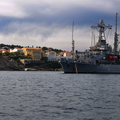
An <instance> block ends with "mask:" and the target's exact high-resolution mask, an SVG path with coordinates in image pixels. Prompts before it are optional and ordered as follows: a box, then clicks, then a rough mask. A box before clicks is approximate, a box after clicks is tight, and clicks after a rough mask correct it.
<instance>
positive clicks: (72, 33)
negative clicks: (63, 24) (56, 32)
mask: <svg viewBox="0 0 120 120" xmlns="http://www.w3.org/2000/svg"><path fill="white" fill-rule="evenodd" d="M73 32H74V21H73V24H72V56H73V55H74V48H75V46H74V44H75V43H74V40H73Z"/></svg>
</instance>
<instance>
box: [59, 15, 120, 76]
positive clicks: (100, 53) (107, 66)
mask: <svg viewBox="0 0 120 120" xmlns="http://www.w3.org/2000/svg"><path fill="white" fill-rule="evenodd" d="M73 25H74V23H73ZM91 28H92V29H96V30H97V31H98V33H99V35H98V41H97V43H95V44H94V45H93V46H91V47H90V48H89V49H88V50H85V51H84V52H78V51H76V52H74V40H73V27H72V58H69V59H66V58H61V59H60V61H59V62H60V64H61V66H62V68H63V70H64V73H102V74H104V73H105V74H107V73H108V74H119V73H120V55H119V52H118V51H117V48H118V43H119V41H118V36H119V34H117V13H116V25H115V36H114V48H113V49H112V46H111V45H109V44H108V43H107V42H106V36H105V31H106V30H107V29H108V30H110V29H112V25H109V24H108V25H105V24H104V21H103V20H100V22H99V23H98V24H96V25H93V26H91Z"/></svg>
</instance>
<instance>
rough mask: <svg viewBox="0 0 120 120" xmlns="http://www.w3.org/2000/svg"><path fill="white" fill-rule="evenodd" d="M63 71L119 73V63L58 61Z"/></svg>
mask: <svg viewBox="0 0 120 120" xmlns="http://www.w3.org/2000/svg"><path fill="white" fill-rule="evenodd" d="M60 64H61V66H62V67H63V70H64V73H101V74H120V65H115V64H99V65H97V64H92V63H80V62H74V61H72V62H69V61H67V60H66V61H60Z"/></svg>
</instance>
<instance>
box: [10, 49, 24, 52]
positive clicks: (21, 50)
mask: <svg viewBox="0 0 120 120" xmlns="http://www.w3.org/2000/svg"><path fill="white" fill-rule="evenodd" d="M10 52H20V53H21V52H23V49H22V48H14V49H10Z"/></svg>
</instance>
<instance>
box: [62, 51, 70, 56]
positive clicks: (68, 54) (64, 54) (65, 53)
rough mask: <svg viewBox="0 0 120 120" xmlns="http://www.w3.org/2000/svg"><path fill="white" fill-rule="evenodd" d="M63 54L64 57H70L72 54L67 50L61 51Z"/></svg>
mask: <svg viewBox="0 0 120 120" xmlns="http://www.w3.org/2000/svg"><path fill="white" fill-rule="evenodd" d="M63 56H64V57H71V56H72V54H71V52H69V51H65V52H64V53H63Z"/></svg>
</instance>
